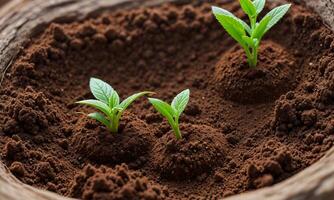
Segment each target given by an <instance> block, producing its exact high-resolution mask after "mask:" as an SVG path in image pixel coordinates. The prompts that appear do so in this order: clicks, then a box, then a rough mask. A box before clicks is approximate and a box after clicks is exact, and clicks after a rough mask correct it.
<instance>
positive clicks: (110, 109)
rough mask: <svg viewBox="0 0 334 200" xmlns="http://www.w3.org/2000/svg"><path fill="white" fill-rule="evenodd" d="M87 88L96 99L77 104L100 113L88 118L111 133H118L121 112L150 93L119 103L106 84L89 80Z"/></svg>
mask: <svg viewBox="0 0 334 200" xmlns="http://www.w3.org/2000/svg"><path fill="white" fill-rule="evenodd" d="M89 87H90V90H91V92H92V94H93V95H94V97H95V98H96V99H89V100H83V101H78V102H77V103H79V104H83V105H88V106H90V107H93V108H96V109H97V110H99V111H100V112H94V113H90V114H89V115H88V117H90V118H93V119H95V120H97V121H99V122H101V123H102V124H103V125H105V126H106V127H107V128H108V130H109V131H111V132H112V133H117V132H118V127H119V121H120V119H121V117H122V114H123V112H124V111H125V110H126V109H127V108H128V107H129V106H130V105H131V104H132V103H133V102H134V101H135V100H136V99H138V98H139V97H141V96H144V95H146V94H152V92H140V93H137V94H134V95H131V96H130V97H128V98H126V99H125V100H123V101H122V102H120V98H119V96H118V93H117V92H116V91H115V90H114V89H113V88H112V87H111V86H110V85H109V84H108V83H106V82H104V81H102V80H100V79H97V78H91V79H90V81H89Z"/></svg>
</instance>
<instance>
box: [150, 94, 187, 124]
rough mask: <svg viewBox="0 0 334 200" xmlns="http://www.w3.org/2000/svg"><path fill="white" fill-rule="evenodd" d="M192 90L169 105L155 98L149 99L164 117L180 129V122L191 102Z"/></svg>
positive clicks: (180, 95) (177, 97)
mask: <svg viewBox="0 0 334 200" xmlns="http://www.w3.org/2000/svg"><path fill="white" fill-rule="evenodd" d="M189 96H190V90H189V89H187V90H184V91H182V92H181V93H180V94H178V95H177V96H176V97H175V98H174V99H173V101H172V103H171V104H170V105H169V104H168V103H166V102H164V101H162V100H160V99H155V98H149V101H150V102H151V104H152V105H153V107H154V108H155V109H156V110H157V111H158V112H159V113H160V114H161V115H163V116H164V117H165V118H166V119H167V120H168V122H169V124H170V125H171V126H172V127H173V129H174V128H178V120H179V117H180V115H181V114H182V113H183V111H184V109H185V108H186V107H187V104H188V102H189Z"/></svg>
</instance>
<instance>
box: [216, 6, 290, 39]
mask: <svg viewBox="0 0 334 200" xmlns="http://www.w3.org/2000/svg"><path fill="white" fill-rule="evenodd" d="M240 4H241V7H242V9H243V10H244V12H245V13H246V14H247V15H249V16H250V18H253V17H255V18H256V17H257V15H258V14H259V13H260V12H261V11H262V10H263V8H264V4H265V0H255V1H251V0H240ZM290 6H291V4H286V5H282V6H279V7H277V8H274V9H273V10H272V11H270V12H269V13H268V14H267V15H266V16H265V17H264V18H263V19H262V20H261V21H260V23H257V24H256V27H255V28H253V29H251V28H250V27H249V26H248V25H247V24H246V23H245V22H243V21H242V20H241V19H238V18H237V17H236V16H234V15H233V14H232V13H230V12H229V11H227V10H224V9H222V8H218V7H215V6H213V7H212V12H213V14H214V15H215V17H216V19H217V20H218V21H219V23H220V24H221V25H222V26H223V27H224V29H225V30H226V31H227V32H228V33H229V34H230V35H231V37H232V38H234V39H235V40H236V41H237V42H239V43H240V45H241V46H245V45H246V44H248V43H249V41H248V42H247V41H245V40H244V37H243V36H247V35H246V32H247V33H248V35H249V36H251V37H252V38H253V39H254V38H256V39H258V40H260V39H262V37H263V35H264V34H265V33H266V32H267V31H268V30H269V29H271V28H272V27H273V26H274V25H275V24H276V23H277V22H278V21H279V20H280V19H281V18H282V17H283V16H284V15H285V14H286V13H287V11H288V10H289V8H290Z"/></svg>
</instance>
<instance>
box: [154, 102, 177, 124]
mask: <svg viewBox="0 0 334 200" xmlns="http://www.w3.org/2000/svg"><path fill="white" fill-rule="evenodd" d="M148 100H149V101H150V103H151V104H152V105H153V107H154V108H155V109H156V110H157V111H158V112H159V113H160V114H162V115H163V116H164V117H166V118H167V119H168V121H170V120H172V121H174V116H175V112H174V109H173V108H172V106H170V105H169V104H168V103H166V102H164V101H161V100H160V99H155V98H148Z"/></svg>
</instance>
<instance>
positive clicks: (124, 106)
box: [118, 91, 154, 110]
mask: <svg viewBox="0 0 334 200" xmlns="http://www.w3.org/2000/svg"><path fill="white" fill-rule="evenodd" d="M148 94H154V93H153V92H147V91H146V92H140V93H137V94H133V95H131V96H129V97H128V98H126V99H125V100H124V101H122V103H121V104H119V106H118V107H120V108H122V109H123V110H125V109H127V108H128V107H129V106H130V105H131V104H132V103H133V102H134V101H135V100H136V99H138V98H140V97H142V96H144V95H148Z"/></svg>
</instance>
